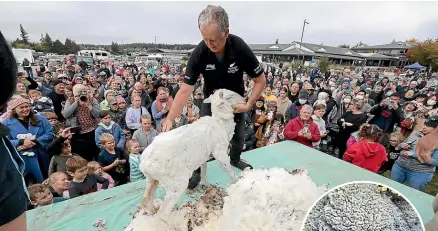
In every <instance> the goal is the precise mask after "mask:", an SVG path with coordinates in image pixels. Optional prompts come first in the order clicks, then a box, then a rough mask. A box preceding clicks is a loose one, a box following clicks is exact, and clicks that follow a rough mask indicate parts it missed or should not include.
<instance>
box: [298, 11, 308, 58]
mask: <svg viewBox="0 0 438 231" xmlns="http://www.w3.org/2000/svg"><path fill="white" fill-rule="evenodd" d="M306 24H309V22H308V21H307V19H304V23H303V30H302V31H301V40H300V52H301V43H303V36H304V28H306ZM304 58H305V57H304V54H303V63H304ZM298 59H300V57H299V56H298Z"/></svg>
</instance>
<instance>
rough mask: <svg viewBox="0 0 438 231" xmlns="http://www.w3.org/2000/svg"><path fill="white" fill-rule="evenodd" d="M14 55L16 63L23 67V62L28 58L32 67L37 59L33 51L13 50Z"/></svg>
mask: <svg viewBox="0 0 438 231" xmlns="http://www.w3.org/2000/svg"><path fill="white" fill-rule="evenodd" d="M12 53H13V54H14V57H15V61H16V62H17V63H18V64H19V65H21V64H22V63H23V60H24V59H25V58H26V59H27V60H29V62H30V63H31V65H34V64H35V59H34V58H33V54H32V50H31V49H16V48H12Z"/></svg>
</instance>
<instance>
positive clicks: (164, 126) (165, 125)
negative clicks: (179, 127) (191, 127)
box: [161, 118, 173, 132]
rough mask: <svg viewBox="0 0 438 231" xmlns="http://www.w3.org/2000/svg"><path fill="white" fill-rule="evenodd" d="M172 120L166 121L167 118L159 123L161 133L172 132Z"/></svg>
mask: <svg viewBox="0 0 438 231" xmlns="http://www.w3.org/2000/svg"><path fill="white" fill-rule="evenodd" d="M172 126H173V124H172V120H168V119H167V118H166V119H164V121H162V122H161V131H162V132H167V131H170V130H172Z"/></svg>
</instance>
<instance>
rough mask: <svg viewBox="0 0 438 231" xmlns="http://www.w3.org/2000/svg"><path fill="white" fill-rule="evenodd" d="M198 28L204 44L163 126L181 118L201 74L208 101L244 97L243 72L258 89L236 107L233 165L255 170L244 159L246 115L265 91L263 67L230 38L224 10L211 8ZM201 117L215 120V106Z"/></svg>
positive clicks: (207, 106) (191, 185)
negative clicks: (221, 94) (218, 94)
mask: <svg viewBox="0 0 438 231" xmlns="http://www.w3.org/2000/svg"><path fill="white" fill-rule="evenodd" d="M198 27H199V30H200V32H201V34H202V37H203V41H201V42H200V43H199V44H198V46H197V47H196V48H195V50H194V51H193V53H192V55H191V57H190V59H189V61H188V64H187V69H186V73H185V77H184V83H183V84H182V86H181V88H180V90H179V91H178V93H177V94H176V96H175V100H174V102H173V104H172V107H171V109H170V111H169V114H168V115H167V117H166V119H165V121H163V122H162V131H163V132H166V131H169V130H170V129H171V128H172V121H173V120H174V119H175V118H176V117H177V116H178V115H179V113H180V112H181V110H182V109H183V107H184V105H185V104H186V102H187V101H188V99H189V98H190V97H191V95H192V93H193V91H194V85H195V83H196V81H197V80H198V78H199V76H200V74H202V75H203V76H204V89H203V90H204V97H205V98H207V97H209V96H210V95H211V94H213V92H214V91H215V90H217V89H221V88H223V89H228V90H231V91H234V92H236V93H238V94H239V95H241V96H244V92H245V89H244V85H243V72H245V73H246V74H247V75H248V76H249V77H251V78H252V80H253V81H254V83H255V84H254V88H253V91H252V94H251V96H250V97H249V99H248V100H247V102H246V104H237V105H235V106H234V114H235V115H234V120H235V122H236V127H235V130H234V136H233V138H232V140H231V151H230V159H231V165H232V166H234V167H236V168H239V169H241V170H244V169H246V168H251V169H252V166H251V165H250V164H248V163H246V162H245V161H244V160H242V159H241V158H240V155H241V153H242V150H243V145H244V137H245V121H244V113H245V112H248V111H249V110H250V109H251V108H252V107H253V105H254V103H255V101H256V100H257V99H258V98H259V96H260V94H261V93H262V91H263V88H264V87H265V75H264V73H263V67H262V66H261V65H260V63H259V62H258V60H257V58H256V56H255V55H254V53H253V52H252V50H251V49H250V48H249V46H248V45H247V44H246V43H245V42H244V41H243V40H242V39H241V38H239V37H237V36H236V35H232V34H230V30H229V21H228V14H227V12H226V11H225V9H224V8H222V7H220V6H213V5H208V6H207V8H205V9H204V10H203V11H202V12H201V13H200V14H199V17H198ZM201 116H211V105H210V104H207V103H204V104H203V105H202V108H201ZM200 179H201V177H200V169H198V170H196V171H195V172H194V173H193V176H192V178H191V179H190V183H189V188H195V187H196V186H197V185H198V183H199V181H200Z"/></svg>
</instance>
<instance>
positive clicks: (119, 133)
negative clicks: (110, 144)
mask: <svg viewBox="0 0 438 231" xmlns="http://www.w3.org/2000/svg"><path fill="white" fill-rule="evenodd" d="M94 133H95V142H96V146H97V147H99V148H100V149H101V150H102V149H103V148H104V147H103V146H102V144H101V143H100V136H101V135H102V134H103V133H109V134H111V135H113V136H114V142H115V144H116V147H118V148H120V149H122V150H123V149H124V148H125V142H126V138H125V135H123V130H122V128H121V127H120V125H118V124H117V123H115V122H114V121H111V123H110V124H109V126H106V125H105V124H103V123H102V122H100V123H99V125H98V127H97V128H96V130H95V131H94Z"/></svg>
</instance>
